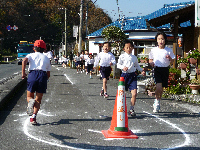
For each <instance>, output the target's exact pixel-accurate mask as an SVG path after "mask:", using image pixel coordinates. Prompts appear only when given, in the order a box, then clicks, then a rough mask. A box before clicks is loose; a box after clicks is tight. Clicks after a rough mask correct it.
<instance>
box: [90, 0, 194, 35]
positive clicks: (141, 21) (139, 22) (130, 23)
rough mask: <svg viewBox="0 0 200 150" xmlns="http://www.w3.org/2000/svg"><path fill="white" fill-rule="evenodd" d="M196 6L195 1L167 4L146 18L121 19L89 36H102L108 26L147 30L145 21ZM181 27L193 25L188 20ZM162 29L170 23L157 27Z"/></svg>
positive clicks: (168, 26)
mask: <svg viewBox="0 0 200 150" xmlns="http://www.w3.org/2000/svg"><path fill="white" fill-rule="evenodd" d="M194 4H195V2H194V1H190V2H182V3H173V4H165V5H164V7H163V8H161V9H159V10H157V11H155V12H153V13H151V14H148V15H146V16H137V17H127V18H124V19H121V20H120V21H119V19H118V20H116V21H115V22H112V23H111V24H109V25H107V26H105V27H103V28H101V29H99V30H97V31H95V32H93V33H91V34H89V35H88V36H94V37H97V36H101V33H102V31H103V29H104V28H106V27H108V26H117V27H120V28H121V29H123V31H131V30H140V29H147V25H146V21H145V19H147V20H151V19H153V18H157V17H160V16H163V15H166V14H168V13H170V12H173V11H175V10H178V9H182V8H184V7H188V6H190V5H194ZM122 20H123V21H122ZM180 26H181V27H188V26H191V23H190V21H189V20H188V21H187V22H184V23H181V24H180ZM161 28H170V23H168V24H165V25H162V26H160V27H157V29H161Z"/></svg>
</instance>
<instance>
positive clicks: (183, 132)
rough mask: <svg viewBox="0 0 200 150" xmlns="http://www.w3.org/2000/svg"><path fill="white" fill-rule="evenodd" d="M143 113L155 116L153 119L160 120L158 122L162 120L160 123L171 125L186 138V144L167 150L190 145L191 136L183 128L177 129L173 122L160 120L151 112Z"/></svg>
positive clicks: (170, 149) (169, 149) (168, 149)
mask: <svg viewBox="0 0 200 150" xmlns="http://www.w3.org/2000/svg"><path fill="white" fill-rule="evenodd" d="M143 112H144V113H147V114H149V115H151V116H153V117H155V118H156V119H158V120H160V121H163V122H165V123H167V124H169V125H170V126H172V127H173V128H174V129H177V130H179V131H180V132H181V133H182V134H183V135H184V136H185V142H184V143H183V144H181V145H178V146H176V147H173V148H167V149H165V150H172V149H177V148H181V147H184V146H186V145H189V144H190V137H189V135H188V134H187V133H185V131H184V130H182V129H181V128H179V127H177V126H176V125H175V124H173V123H171V122H169V121H167V120H164V119H161V118H159V117H158V116H156V115H153V114H151V113H149V112H146V111H143Z"/></svg>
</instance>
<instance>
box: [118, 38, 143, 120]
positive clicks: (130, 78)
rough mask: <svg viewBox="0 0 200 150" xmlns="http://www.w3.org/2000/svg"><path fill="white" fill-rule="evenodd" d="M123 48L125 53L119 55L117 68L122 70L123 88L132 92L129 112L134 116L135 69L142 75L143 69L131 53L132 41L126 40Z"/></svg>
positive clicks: (135, 94) (135, 93) (132, 48)
mask: <svg viewBox="0 0 200 150" xmlns="http://www.w3.org/2000/svg"><path fill="white" fill-rule="evenodd" d="M123 50H124V52H125V53H124V54H121V55H120V56H119V59H118V63H117V68H119V69H121V70H122V74H121V77H124V80H125V90H126V91H128V89H129V91H130V92H131V94H132V98H131V106H130V111H129V113H130V115H131V116H136V113H135V111H134V106H135V103H136V96H137V75H136V74H135V71H136V69H137V70H138V71H140V72H142V75H143V76H144V75H145V70H144V69H142V68H141V67H140V66H139V64H138V59H137V57H136V56H135V55H132V51H133V50H134V45H133V42H131V41H129V40H126V41H125V42H124V44H123Z"/></svg>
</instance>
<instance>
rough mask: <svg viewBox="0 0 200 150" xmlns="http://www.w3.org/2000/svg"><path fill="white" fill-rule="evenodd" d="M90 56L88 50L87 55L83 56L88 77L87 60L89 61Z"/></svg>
mask: <svg viewBox="0 0 200 150" xmlns="http://www.w3.org/2000/svg"><path fill="white" fill-rule="evenodd" d="M88 57H89V55H88V50H85V55H84V56H83V58H84V60H85V72H86V75H87V73H88V72H87V62H86V60H87V59H88Z"/></svg>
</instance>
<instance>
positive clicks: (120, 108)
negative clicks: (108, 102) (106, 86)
mask: <svg viewBox="0 0 200 150" xmlns="http://www.w3.org/2000/svg"><path fill="white" fill-rule="evenodd" d="M101 132H102V133H103V135H104V136H105V137H106V138H129V139H137V138H138V136H137V135H135V134H134V133H133V132H132V131H131V130H129V128H128V116H127V106H126V95H125V83H124V77H120V80H119V84H118V90H117V95H116V99H115V106H114V110H113V116H112V120H111V125H110V129H108V130H102V131H101Z"/></svg>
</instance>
